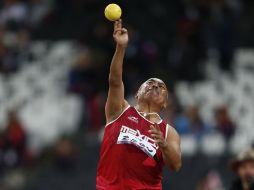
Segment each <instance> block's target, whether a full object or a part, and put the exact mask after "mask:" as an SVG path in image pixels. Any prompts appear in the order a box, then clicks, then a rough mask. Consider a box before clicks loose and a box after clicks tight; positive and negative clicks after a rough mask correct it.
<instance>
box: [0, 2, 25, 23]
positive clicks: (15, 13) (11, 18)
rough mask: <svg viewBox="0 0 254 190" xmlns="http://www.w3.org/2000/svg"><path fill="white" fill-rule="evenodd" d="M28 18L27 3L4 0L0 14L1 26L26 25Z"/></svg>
mask: <svg viewBox="0 0 254 190" xmlns="http://www.w3.org/2000/svg"><path fill="white" fill-rule="evenodd" d="M27 18H28V9H27V7H26V4H25V3H22V2H21V1H19V0H4V1H3V7H2V10H1V12H0V25H1V26H3V25H12V24H14V25H17V26H19V25H20V24H24V23H25V22H26V20H27Z"/></svg>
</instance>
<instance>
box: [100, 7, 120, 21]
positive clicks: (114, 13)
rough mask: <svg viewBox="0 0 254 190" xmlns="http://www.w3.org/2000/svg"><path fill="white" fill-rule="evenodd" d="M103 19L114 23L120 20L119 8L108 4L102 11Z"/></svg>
mask: <svg viewBox="0 0 254 190" xmlns="http://www.w3.org/2000/svg"><path fill="white" fill-rule="evenodd" d="M104 14H105V17H106V18H107V19H108V20H110V21H116V20H118V19H120V17H121V15H122V10H121V7H119V6H118V5H117V4H114V3H112V4H109V5H108V6H107V7H106V8H105V11H104Z"/></svg>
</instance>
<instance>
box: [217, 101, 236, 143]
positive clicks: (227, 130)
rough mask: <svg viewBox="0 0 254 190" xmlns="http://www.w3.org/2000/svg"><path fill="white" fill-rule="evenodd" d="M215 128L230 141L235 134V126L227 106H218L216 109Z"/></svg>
mask: <svg viewBox="0 0 254 190" xmlns="http://www.w3.org/2000/svg"><path fill="white" fill-rule="evenodd" d="M215 128H216V129H218V130H219V131H220V132H221V133H222V134H223V135H224V137H225V138H226V139H227V140H228V139H230V137H231V136H232V135H233V134H234V131H235V125H234V123H233V121H232V120H231V118H230V116H229V114H228V110H227V107H226V106H224V105H223V106H218V107H217V108H216V109H215Z"/></svg>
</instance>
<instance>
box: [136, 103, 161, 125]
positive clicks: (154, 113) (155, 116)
mask: <svg viewBox="0 0 254 190" xmlns="http://www.w3.org/2000/svg"><path fill="white" fill-rule="evenodd" d="M135 108H136V109H137V111H138V112H139V113H140V114H141V115H143V116H144V117H145V118H146V119H148V120H149V121H151V122H154V123H158V122H160V121H161V118H160V116H159V110H158V108H157V109H156V108H154V107H151V106H148V105H144V104H142V105H141V104H137V105H136V106H135Z"/></svg>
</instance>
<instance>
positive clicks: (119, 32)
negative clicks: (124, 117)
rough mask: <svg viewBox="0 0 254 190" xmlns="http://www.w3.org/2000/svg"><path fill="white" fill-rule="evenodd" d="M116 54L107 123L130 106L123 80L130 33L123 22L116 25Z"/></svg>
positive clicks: (110, 74)
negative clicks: (125, 97) (126, 98)
mask: <svg viewBox="0 0 254 190" xmlns="http://www.w3.org/2000/svg"><path fill="white" fill-rule="evenodd" d="M113 37H114V40H115V42H116V50H115V54H114V56H113V58H112V61H111V65H110V72H109V78H108V80H109V90H108V97H107V102H106V106H105V114H106V122H107V123H109V122H110V121H112V120H114V119H115V118H116V117H118V116H119V115H120V114H121V113H122V111H123V110H124V109H125V108H126V107H127V106H128V103H127V102H126V100H125V99H124V84H123V80H122V72H123V59H124V54H125V49H126V48H127V45H128V32H127V30H126V29H125V28H123V27H122V21H121V20H118V21H115V23H114V33H113Z"/></svg>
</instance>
